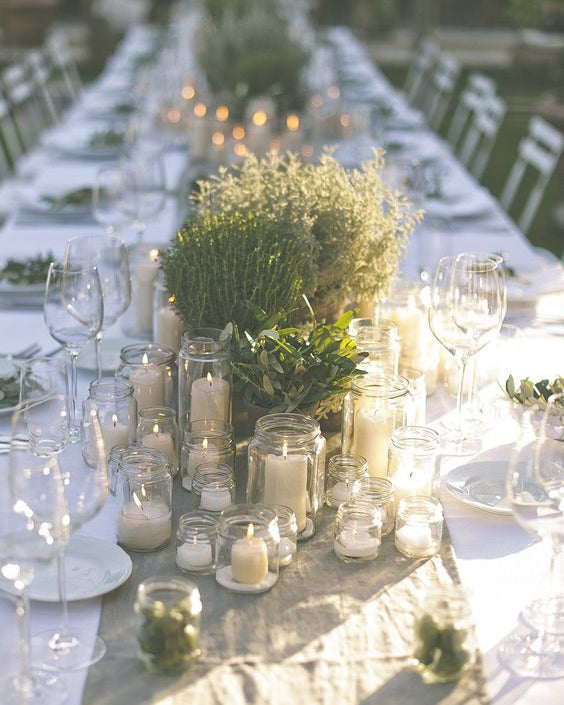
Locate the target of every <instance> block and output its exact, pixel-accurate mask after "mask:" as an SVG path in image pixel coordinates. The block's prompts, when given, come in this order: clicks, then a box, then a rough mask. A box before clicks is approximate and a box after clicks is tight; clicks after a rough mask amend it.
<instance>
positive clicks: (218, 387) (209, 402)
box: [190, 372, 231, 421]
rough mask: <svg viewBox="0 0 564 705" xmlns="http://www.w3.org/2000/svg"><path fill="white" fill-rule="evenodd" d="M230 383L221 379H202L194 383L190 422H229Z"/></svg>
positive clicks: (209, 377)
mask: <svg viewBox="0 0 564 705" xmlns="http://www.w3.org/2000/svg"><path fill="white" fill-rule="evenodd" d="M230 391H231V389H230V387H229V382H228V381H227V380H225V379H221V378H219V377H212V375H211V374H210V373H209V372H208V374H207V376H206V377H200V378H198V379H196V380H194V382H193V383H192V389H191V392H190V421H199V420H200V419H220V420H221V421H229V394H230Z"/></svg>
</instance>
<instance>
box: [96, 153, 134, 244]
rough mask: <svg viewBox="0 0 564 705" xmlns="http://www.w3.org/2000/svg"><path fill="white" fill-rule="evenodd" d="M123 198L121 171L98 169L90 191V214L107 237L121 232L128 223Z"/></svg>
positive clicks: (105, 168)
mask: <svg viewBox="0 0 564 705" xmlns="http://www.w3.org/2000/svg"><path fill="white" fill-rule="evenodd" d="M123 198H124V196H123V178H122V172H121V169H119V168H116V167H102V168H101V169H99V170H98V172H97V173H96V180H95V182H94V188H93V190H92V213H93V215H94V218H95V219H96V221H97V222H98V223H100V225H102V226H103V227H104V229H105V231H106V233H107V234H108V235H112V234H114V233H119V232H121V230H122V228H123V227H124V226H125V225H126V224H127V223H128V222H129V217H128V216H127V215H126V214H125V213H124V211H123Z"/></svg>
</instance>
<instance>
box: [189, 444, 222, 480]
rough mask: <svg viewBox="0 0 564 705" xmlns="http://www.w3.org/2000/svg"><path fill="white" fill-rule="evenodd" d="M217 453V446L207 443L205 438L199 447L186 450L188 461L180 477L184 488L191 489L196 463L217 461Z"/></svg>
mask: <svg viewBox="0 0 564 705" xmlns="http://www.w3.org/2000/svg"><path fill="white" fill-rule="evenodd" d="M218 458H219V453H218V451H217V448H216V447H215V446H214V445H213V444H212V445H209V441H208V439H207V438H204V440H203V441H202V447H201V448H190V451H189V452H188V461H187V464H186V474H185V476H184V477H183V478H182V487H184V489H185V490H188V491H190V490H191V489H192V480H193V479H194V475H195V474H196V469H197V467H198V465H201V464H202V463H213V462H215V461H216V460H217V461H218V463H219V460H218Z"/></svg>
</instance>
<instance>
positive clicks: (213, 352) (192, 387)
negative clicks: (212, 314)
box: [178, 328, 233, 433]
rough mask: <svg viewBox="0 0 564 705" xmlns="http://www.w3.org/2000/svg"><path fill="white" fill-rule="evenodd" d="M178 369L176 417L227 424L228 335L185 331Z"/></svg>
mask: <svg viewBox="0 0 564 705" xmlns="http://www.w3.org/2000/svg"><path fill="white" fill-rule="evenodd" d="M178 367H179V384H178V418H179V419H181V420H182V421H183V422H184V420H185V421H187V422H191V421H199V420H200V419H217V420H219V421H227V422H229V421H231V389H232V386H233V385H232V379H231V378H232V372H231V336H230V335H226V334H225V333H224V331H221V330H219V329H217V328H195V329H193V330H189V331H187V332H186V333H184V335H183V336H182V345H181V348H180V352H179V354H178ZM182 432H183V429H182V428H181V433H182Z"/></svg>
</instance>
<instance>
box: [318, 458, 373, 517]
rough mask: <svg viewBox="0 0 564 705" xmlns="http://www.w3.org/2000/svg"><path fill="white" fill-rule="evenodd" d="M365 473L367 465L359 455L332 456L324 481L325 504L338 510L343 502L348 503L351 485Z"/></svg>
mask: <svg viewBox="0 0 564 705" xmlns="http://www.w3.org/2000/svg"><path fill="white" fill-rule="evenodd" d="M367 473H368V463H367V462H366V459H365V458H362V457H361V456H360V455H352V454H347V453H340V454H339V455H333V456H332V457H331V458H329V464H328V467H327V476H326V479H325V504H326V505H327V506H328V507H331V509H338V508H339V507H340V505H341V504H342V503H343V502H348V501H350V498H351V492H352V487H353V483H354V482H355V481H356V480H359V479H360V478H362V477H364V476H365V475H366V474H367Z"/></svg>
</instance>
